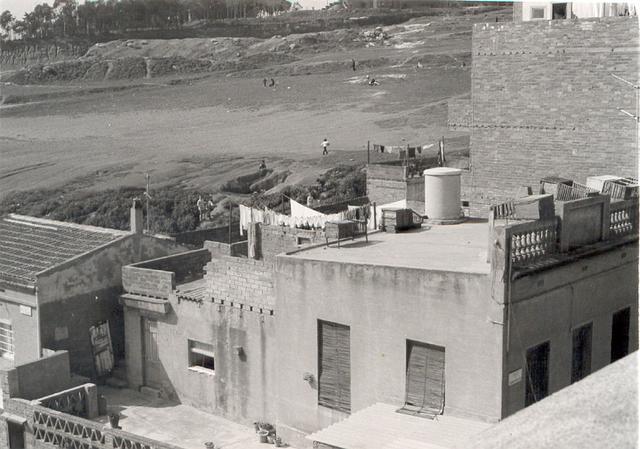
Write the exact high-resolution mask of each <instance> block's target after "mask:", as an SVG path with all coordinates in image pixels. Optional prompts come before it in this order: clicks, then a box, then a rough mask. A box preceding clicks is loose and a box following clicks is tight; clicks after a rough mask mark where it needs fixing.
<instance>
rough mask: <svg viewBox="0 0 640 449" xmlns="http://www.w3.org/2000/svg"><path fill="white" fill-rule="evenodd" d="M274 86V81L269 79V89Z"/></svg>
mask: <svg viewBox="0 0 640 449" xmlns="http://www.w3.org/2000/svg"><path fill="white" fill-rule="evenodd" d="M275 85H276V80H274V79H273V78H271V82H270V83H269V87H274V86H275Z"/></svg>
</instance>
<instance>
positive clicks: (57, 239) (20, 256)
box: [0, 214, 128, 285]
mask: <svg viewBox="0 0 640 449" xmlns="http://www.w3.org/2000/svg"><path fill="white" fill-rule="evenodd" d="M127 234H128V233H127V232H124V231H117V230H115V229H106V228H98V227H94V226H85V225H77V224H73V223H65V222H61V221H53V220H45V219H41V218H34V217H27V216H24V215H15V214H11V215H8V216H6V217H3V218H1V219H0V279H1V280H5V281H8V282H12V283H17V284H23V285H25V284H26V285H32V284H33V283H34V282H35V279H36V274H37V273H39V272H40V271H43V270H46V269H48V268H52V267H55V266H57V265H59V264H61V263H62V262H64V261H66V260H69V259H71V258H73V257H75V256H78V255H80V254H83V253H86V252H88V251H91V250H94V249H96V248H98V247H100V246H102V245H105V244H107V243H109V242H112V241H114V240H116V239H117V238H119V237H121V236H123V235H127Z"/></svg>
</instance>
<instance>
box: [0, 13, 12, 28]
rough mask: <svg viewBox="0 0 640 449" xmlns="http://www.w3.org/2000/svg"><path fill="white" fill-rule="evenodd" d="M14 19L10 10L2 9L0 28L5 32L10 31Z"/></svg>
mask: <svg viewBox="0 0 640 449" xmlns="http://www.w3.org/2000/svg"><path fill="white" fill-rule="evenodd" d="M14 21H15V17H13V14H11V12H10V11H4V12H3V13H2V14H0V28H2V29H3V30H4V31H6V32H7V33H9V31H11V26H12V25H13V22H14Z"/></svg>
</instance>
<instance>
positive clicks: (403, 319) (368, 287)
mask: <svg viewBox="0 0 640 449" xmlns="http://www.w3.org/2000/svg"><path fill="white" fill-rule="evenodd" d="M276 271H277V273H276V283H277V300H276V310H277V312H278V313H277V320H278V322H279V323H281V325H279V326H278V348H279V357H278V366H280V367H283V369H280V371H279V377H278V385H279V401H278V424H279V426H281V427H282V429H287V428H288V429H289V430H288V431H290V432H291V433H293V432H295V431H299V432H302V433H307V432H312V431H315V430H318V429H320V428H323V427H326V426H328V425H330V424H331V423H333V422H335V421H336V420H338V419H341V418H343V417H344V415H343V414H341V413H339V412H335V411H332V410H330V409H327V408H324V407H321V406H318V397H317V396H318V391H317V389H316V387H313V386H311V385H310V384H309V383H308V382H306V381H305V380H303V375H304V373H305V372H309V373H312V374H313V375H314V376H315V378H316V379H317V376H318V366H317V358H318V347H317V344H318V343H317V338H318V337H317V320H319V319H320V320H327V321H332V322H336V323H340V324H344V325H348V326H350V332H351V337H350V338H351V409H352V412H355V411H358V410H360V409H362V408H364V407H366V406H368V405H371V404H373V403H375V402H386V403H391V404H396V405H398V406H401V405H403V404H404V399H405V376H406V367H405V364H406V360H405V357H406V340H407V339H410V340H416V341H419V342H424V343H431V344H435V345H440V346H444V347H445V348H446V356H445V358H446V369H445V371H446V374H445V377H446V399H445V402H446V405H445V413H446V414H452V415H459V416H471V417H476V418H479V419H483V420H489V421H493V420H497V419H498V418H499V417H500V408H501V405H500V401H501V393H500V387H501V371H502V361H501V353H502V328H501V327H500V326H498V325H496V324H492V323H491V320H494V321H497V322H501V320H502V308H501V306H499V305H498V304H496V303H492V302H491V300H490V299H489V288H490V287H489V284H490V281H489V277H488V276H484V275H473V274H461V273H449V272H430V271H424V270H416V269H405V268H394V267H383V266H369V265H349V264H341V263H334V262H319V261H312V260H304V259H300V258H295V257H291V256H279V257H278V259H277V270H276ZM281 427H279V428H278V431H279V432H280V431H281Z"/></svg>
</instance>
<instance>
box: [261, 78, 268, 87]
mask: <svg viewBox="0 0 640 449" xmlns="http://www.w3.org/2000/svg"><path fill="white" fill-rule="evenodd" d="M262 85H263V86H264V87H267V79H266V78H262Z"/></svg>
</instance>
